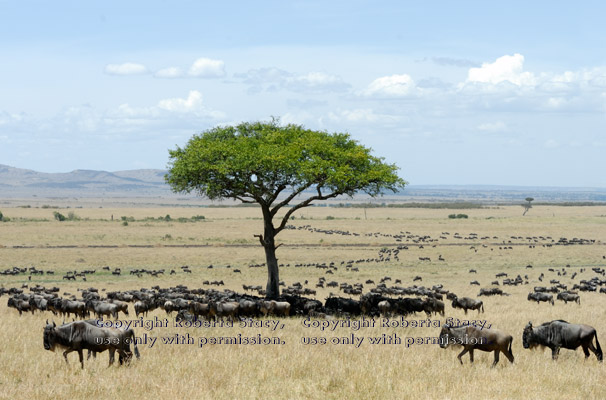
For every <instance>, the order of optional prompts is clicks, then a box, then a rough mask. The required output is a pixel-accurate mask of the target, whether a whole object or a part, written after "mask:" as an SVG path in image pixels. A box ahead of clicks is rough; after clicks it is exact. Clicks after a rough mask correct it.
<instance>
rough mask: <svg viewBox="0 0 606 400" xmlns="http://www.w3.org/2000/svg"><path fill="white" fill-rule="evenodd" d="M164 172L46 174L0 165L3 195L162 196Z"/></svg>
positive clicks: (166, 189) (0, 185)
mask: <svg viewBox="0 0 606 400" xmlns="http://www.w3.org/2000/svg"><path fill="white" fill-rule="evenodd" d="M165 174H166V171H164V170H160V169H139V170H131V171H116V172H107V171H93V170H82V169H78V170H75V171H72V172H66V173H45V172H37V171H33V170H29V169H22V168H14V167H10V166H8V165H1V164H0V189H1V190H2V195H1V196H2V197H22V196H28V197H29V196H32V195H36V196H44V197H54V196H77V197H87V196H91V197H98V196H101V195H110V196H163V195H169V194H171V191H170V188H169V186H168V185H167V184H166V183H165V182H164V175H165Z"/></svg>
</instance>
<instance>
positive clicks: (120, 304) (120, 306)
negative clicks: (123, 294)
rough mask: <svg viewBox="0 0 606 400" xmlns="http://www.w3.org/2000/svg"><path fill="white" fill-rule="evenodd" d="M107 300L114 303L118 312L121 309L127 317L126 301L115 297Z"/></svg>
mask: <svg viewBox="0 0 606 400" xmlns="http://www.w3.org/2000/svg"><path fill="white" fill-rule="evenodd" d="M107 302H108V303H111V304H115V305H116V306H117V307H118V312H120V311H122V312H123V313H124V315H126V316H127V317H128V303H126V302H124V301H120V300H116V299H109V300H108V301H107Z"/></svg>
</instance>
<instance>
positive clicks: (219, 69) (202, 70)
mask: <svg viewBox="0 0 606 400" xmlns="http://www.w3.org/2000/svg"><path fill="white" fill-rule="evenodd" d="M188 74H189V76H192V77H195V78H221V77H223V76H225V63H224V62H223V61H221V60H213V59H210V58H198V59H197V60H196V61H194V63H193V64H192V66H191V67H190V68H189V72H188Z"/></svg>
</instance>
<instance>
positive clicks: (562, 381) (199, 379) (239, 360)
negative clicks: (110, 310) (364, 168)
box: [0, 206, 606, 399]
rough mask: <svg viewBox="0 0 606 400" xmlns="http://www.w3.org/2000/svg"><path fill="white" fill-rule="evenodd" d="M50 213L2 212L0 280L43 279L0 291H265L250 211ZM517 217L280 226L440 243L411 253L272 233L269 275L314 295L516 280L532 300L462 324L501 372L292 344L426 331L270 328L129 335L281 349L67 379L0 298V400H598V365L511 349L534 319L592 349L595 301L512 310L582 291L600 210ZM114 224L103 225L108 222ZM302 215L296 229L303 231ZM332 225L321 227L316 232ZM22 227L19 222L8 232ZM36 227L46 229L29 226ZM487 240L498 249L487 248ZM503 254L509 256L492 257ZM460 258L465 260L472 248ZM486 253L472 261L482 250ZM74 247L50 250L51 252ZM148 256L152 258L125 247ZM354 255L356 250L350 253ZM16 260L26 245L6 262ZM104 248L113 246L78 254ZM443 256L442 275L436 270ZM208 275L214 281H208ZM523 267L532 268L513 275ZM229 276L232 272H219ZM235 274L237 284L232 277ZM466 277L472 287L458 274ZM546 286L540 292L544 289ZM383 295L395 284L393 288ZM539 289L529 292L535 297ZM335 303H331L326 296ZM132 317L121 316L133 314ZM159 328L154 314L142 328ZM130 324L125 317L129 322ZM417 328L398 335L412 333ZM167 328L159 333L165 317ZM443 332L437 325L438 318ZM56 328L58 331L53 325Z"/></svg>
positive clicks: (200, 351) (155, 360)
mask: <svg viewBox="0 0 606 400" xmlns="http://www.w3.org/2000/svg"><path fill="white" fill-rule="evenodd" d="M53 211H54V210H53V209H41V208H40V209H39V208H30V209H24V208H3V209H2V212H3V214H4V215H5V216H7V217H9V218H12V219H13V220H12V221H10V222H5V223H0V246H1V247H0V269H6V268H11V267H13V266H18V267H29V266H31V265H34V266H36V267H37V268H42V269H44V270H46V269H53V270H55V271H56V275H55V276H54V277H52V276H48V275H45V276H43V277H38V276H35V277H33V278H32V281H31V282H28V281H27V277H25V276H23V275H22V276H16V277H13V276H0V284H2V285H4V286H5V287H12V286H21V285H22V284H24V283H29V284H30V285H31V284H35V283H40V284H43V285H46V286H53V285H57V286H60V287H61V292H62V293H63V292H65V291H67V292H70V293H77V289H78V288H86V287H89V286H95V287H98V288H104V289H106V290H126V289H138V288H141V287H151V286H153V285H160V286H163V287H168V286H174V285H177V284H185V285H187V286H188V287H189V288H195V287H205V286H203V284H202V282H203V281H204V280H215V279H217V280H220V279H222V280H224V281H225V283H226V287H227V288H230V289H233V290H237V291H240V292H242V284H243V283H246V284H262V285H263V284H264V283H265V281H266V271H265V269H264V268H248V267H247V266H248V265H249V264H250V263H261V262H263V261H264V255H263V251H262V249H261V247H260V246H258V245H257V242H256V239H254V238H253V234H255V233H259V232H260V230H261V223H262V222H261V220H260V219H259V215H257V214H258V213H259V211H258V210H257V209H254V208H223V209H220V208H176V209H172V208H171V209H168V208H129V209H118V208H116V209H106V208H103V209H100V208H82V209H70V210H66V209H59V210H58V211H60V212H62V213H64V214H67V212H68V211H74V212H75V213H76V214H77V215H78V216H79V217H80V218H82V219H81V220H80V221H73V222H70V221H64V222H58V221H55V220H53V216H52V212H53ZM522 211H523V210H522V208H521V207H500V208H491V209H479V210H465V211H463V212H464V213H466V214H468V215H469V219H468V220H450V219H448V218H447V215H448V214H450V213H452V211H451V210H426V209H368V210H367V211H366V218H367V219H365V216H364V210H362V209H338V208H324V207H321V208H320V207H318V208H309V209H306V210H303V211H302V213H301V214H297V218H296V219H295V220H293V221H292V223H293V224H294V225H297V226H301V225H307V224H309V225H311V226H312V227H314V228H318V229H335V230H342V231H350V232H357V233H361V234H366V233H375V232H383V233H388V234H397V233H399V232H406V231H408V232H411V233H412V234H415V235H430V236H431V237H432V238H438V237H439V236H440V234H441V233H442V232H446V231H447V232H450V233H451V235H450V236H449V239H447V240H440V241H439V242H438V244H437V246H436V247H432V245H431V244H430V245H425V246H424V249H419V248H418V247H417V246H416V245H414V244H413V243H410V242H409V243H406V242H403V243H396V242H394V240H393V239H392V238H389V237H381V236H364V235H361V236H355V237H354V236H341V235H324V234H320V233H313V232H308V231H302V230H297V231H285V232H283V233H281V234H280V236H278V241H279V242H282V243H284V246H282V247H280V249H279V250H278V257H279V260H280V262H281V263H284V264H291V266H289V267H283V268H282V269H281V276H280V277H281V279H283V280H284V281H285V282H286V283H287V284H291V283H293V282H295V281H300V282H303V281H304V280H306V279H308V280H309V282H310V283H309V285H308V286H309V287H312V288H313V285H314V283H315V282H316V281H317V279H318V277H320V276H326V277H327V279H329V280H330V279H334V280H336V281H338V282H350V283H355V282H364V281H366V280H367V279H373V280H374V281H375V282H378V281H379V279H380V278H381V277H383V276H386V275H389V276H391V277H392V279H393V280H395V279H398V278H399V279H402V282H403V284H404V285H405V286H408V285H411V284H412V278H413V277H414V276H416V275H420V276H422V277H423V281H422V282H421V283H422V284H423V285H425V286H431V285H433V284H437V283H442V284H444V286H445V287H446V288H447V289H450V290H452V291H454V292H456V293H457V294H459V295H460V296H471V297H476V296H477V293H478V291H479V290H478V287H477V286H470V285H469V282H470V281H471V280H474V279H477V280H478V281H480V282H481V283H482V287H488V286H489V284H490V282H491V281H492V280H494V279H495V278H494V275H495V274H496V273H497V272H501V271H505V272H507V273H508V274H509V276H510V277H511V276H514V277H515V275H517V274H521V275H525V274H528V275H529V277H530V285H528V286H518V287H503V289H504V290H505V291H506V292H509V293H511V296H510V297H490V298H485V300H484V303H485V308H486V312H485V313H484V314H480V315H479V316H478V314H477V313H476V312H470V314H469V315H468V317H469V319H476V318H479V319H486V320H487V321H488V323H491V324H492V325H493V327H495V328H498V329H501V330H504V331H506V332H508V333H510V334H512V335H513V336H514V342H513V353H514V355H515V357H516V359H515V364H513V365H510V364H509V362H507V360H506V358H505V357H503V356H502V357H501V361H500V363H499V365H498V366H497V367H496V368H493V369H491V368H490V364H491V363H492V358H493V355H492V354H488V353H483V352H476V357H475V358H476V362H475V363H474V365H470V364H469V358H468V356H467V355H466V356H465V357H464V362H465V365H463V366H460V365H459V364H458V361H457V359H456V355H457V354H458V352H459V351H460V350H459V349H446V350H443V349H440V348H439V347H438V346H437V345H413V346H410V347H408V348H407V347H406V345H371V344H369V343H368V340H364V342H363V343H362V345H361V346H360V347H359V348H356V347H354V346H352V345H345V344H339V345H333V344H326V345H316V346H311V345H307V346H306V345H303V344H301V343H300V339H301V337H303V336H307V337H310V336H322V337H326V338H328V339H329V340H330V338H332V337H350V335H351V334H354V335H355V336H356V337H365V338H367V337H370V336H373V337H375V336H379V335H381V334H383V333H385V334H393V333H396V334H397V335H398V336H399V337H401V338H406V337H435V336H437V335H438V333H439V328H382V327H380V326H379V325H380V321H379V320H377V323H376V325H377V326H376V327H375V328H363V329H360V330H358V331H353V330H351V329H347V328H339V329H337V330H336V331H334V332H327V331H325V332H321V331H318V330H317V329H310V328H305V327H304V326H303V325H302V324H301V322H302V319H301V318H295V317H293V318H287V319H282V322H283V323H284V329H282V330H278V331H276V332H272V331H270V330H268V329H266V328H240V327H238V326H237V324H236V327H234V328H220V327H216V328H187V329H186V328H178V327H169V328H157V329H154V330H152V331H145V330H144V329H142V328H137V329H135V331H136V334H137V336H142V335H143V334H144V333H147V334H148V335H151V336H156V337H159V336H165V337H168V336H171V335H175V334H186V333H189V334H190V335H191V336H193V337H195V338H198V337H201V336H205V337H221V336H234V335H237V334H238V333H240V334H243V335H246V336H254V335H256V334H258V333H260V334H262V335H263V336H278V337H280V338H282V339H283V340H284V341H285V342H286V343H285V344H284V345H267V346H265V345H251V346H245V345H239V346H238V345H215V346H210V345H207V346H204V347H202V348H200V347H199V346H198V345H197V343H196V344H194V345H187V344H183V345H167V344H160V343H156V344H155V346H154V347H152V348H150V347H149V346H145V345H141V346H140V350H141V359H140V360H139V361H135V362H133V363H132V364H131V365H130V366H128V367H117V366H113V367H111V368H108V367H107V360H108V358H107V357H108V356H107V354H106V353H103V354H100V355H99V356H98V357H97V359H96V360H90V361H88V362H86V361H85V368H84V370H81V369H80V366H79V363H78V362H77V355H75V353H72V354H70V355H69V359H70V364H69V365H65V363H64V361H63V357H62V356H61V354H60V353H59V352H57V353H55V354H53V353H51V352H48V351H45V350H44V349H43V346H42V329H43V326H44V321H45V320H46V319H47V318H49V319H50V318H51V314H50V313H46V314H40V313H36V314H35V315H31V314H24V315H23V316H21V317H20V316H19V315H18V313H17V312H16V311H15V310H13V309H8V308H7V307H6V296H4V297H3V298H2V299H1V303H0V331H1V332H2V333H3V335H4V336H3V339H2V346H1V347H0V398H2V399H4V398H6V399H83V398H92V397H94V398H99V399H104V398H129V399H149V398H151V397H158V398H162V397H168V398H174V399H183V398H188V399H233V398H242V399H277V398H285V399H325V398H326V399H342V398H352V399H358V398H360V399H362V398H371V399H401V398H430V399H436V398H438V399H442V398H470V399H487V398H489V399H492V398H511V399H517V398H529V399H543V398H586V399H602V398H606V388H605V386H604V384H603V382H604V378H606V372H605V371H606V370H605V369H604V368H605V367H604V365H602V364H600V363H598V362H597V360H596V359H595V357H594V356H593V355H592V357H591V358H590V359H588V360H586V361H585V360H584V358H583V353H582V352H581V351H580V350H578V351H576V352H573V351H569V350H562V352H561V355H560V359H559V360H558V361H557V362H552V361H551V354H550V352H549V351H548V350H547V351H545V352H542V351H541V350H537V351H530V350H525V349H523V348H522V340H521V334H522V329H523V327H524V326H525V324H526V323H527V322H528V321H529V320H532V321H533V323H541V322H545V321H549V320H552V319H565V320H568V321H570V322H576V323H587V324H590V325H593V326H594V327H595V328H596V329H597V332H598V337H599V338H600V339H602V343H606V340H605V339H603V338H604V337H606V336H605V335H604V333H606V320H605V318H604V317H605V313H606V311H605V310H606V296H605V295H603V294H602V295H600V294H598V293H582V294H581V299H582V300H581V301H582V305H581V306H578V305H576V304H568V305H564V304H562V303H561V302H556V305H555V306H553V307H552V306H551V305H546V304H540V305H537V304H533V303H529V302H528V301H526V295H527V293H528V292H529V290H531V289H530V288H531V287H533V286H535V285H538V284H540V283H539V282H538V280H537V277H538V275H539V274H540V273H541V272H544V273H545V274H546V277H547V278H548V279H551V278H555V279H560V280H561V281H562V282H563V283H570V282H571V281H570V273H571V272H572V271H579V270H580V268H581V267H584V268H586V271H585V272H584V273H582V274H579V277H578V278H577V281H578V279H579V278H581V279H589V278H591V277H593V276H595V275H596V274H595V273H593V272H592V271H591V267H593V266H601V267H604V266H606V260H604V259H603V258H602V256H603V255H606V247H605V246H604V245H603V244H604V243H606V208H605V207H538V206H537V207H534V208H533V209H532V210H531V211H530V212H529V213H528V215H527V216H525V217H522V216H521V214H522ZM112 214H113V216H114V221H111V215H112ZM166 214H170V215H171V217H172V218H173V221H171V222H165V221H147V222H144V221H136V222H130V223H129V225H128V226H123V225H122V223H121V221H120V216H123V215H124V216H133V217H134V218H135V219H137V220H143V219H144V218H146V217H159V216H164V215H166ZM194 215H204V216H205V217H206V219H205V220H204V221H200V222H195V223H191V222H188V223H179V222H176V221H175V219H176V218H178V217H191V216H194ZM301 216H303V217H304V218H305V219H301ZM328 216H331V217H334V218H335V219H331V220H327V219H326V217H328ZM20 218H22V219H20ZM42 218H45V219H47V221H36V219H42ZM455 232H457V233H460V234H461V235H462V236H467V235H468V234H469V233H471V232H474V233H477V234H478V235H479V236H480V237H482V236H489V237H491V239H490V240H478V241H477V243H476V242H474V243H472V242H471V241H469V240H461V239H454V238H452V236H453V235H454V233H455ZM540 235H542V236H552V237H553V238H554V239H555V240H556V241H557V240H558V239H559V238H560V237H568V238H573V237H579V238H586V239H595V240H596V243H595V244H593V245H588V246H553V247H542V246H540V245H539V244H537V245H536V247H535V248H529V243H528V241H527V240H525V239H523V240H517V239H511V237H512V236H515V237H519V236H522V237H526V236H540ZM494 236H497V237H498V239H492V237H494ZM503 240H505V242H506V243H505V244H506V245H509V244H508V243H507V242H508V241H509V240H512V242H513V243H512V244H510V245H511V247H512V249H511V250H509V249H508V250H502V249H501V250H499V246H500V245H503V244H502V242H503ZM398 244H404V245H409V250H403V251H401V252H400V260H399V261H395V260H393V259H392V260H391V261H390V262H389V263H374V262H372V263H360V264H359V268H360V272H358V273H356V272H351V271H346V270H345V268H344V267H342V266H341V265H340V262H341V261H343V260H356V259H366V258H373V257H376V256H377V252H378V250H380V249H381V248H382V247H389V248H393V247H395V246H396V245H398ZM472 244H473V245H474V246H475V248H476V249H477V250H478V251H477V252H476V251H475V250H474V249H471V248H470V247H471V245H472ZM482 244H484V245H485V246H486V247H482ZM65 245H71V246H75V247H73V248H57V247H54V246H65ZM129 245H148V246H150V247H145V248H140V247H129ZM170 245H203V246H201V247H171V246H170ZM349 245H355V246H349ZM15 246H27V248H16V247H15ZM89 246H116V247H103V248H98V247H89ZM438 255H442V256H443V257H444V259H445V260H446V261H444V262H439V261H437V259H438ZM419 257H431V259H432V262H421V261H419V259H418V258H419ZM331 261H334V262H335V263H336V264H337V266H338V267H339V269H338V271H335V274H334V275H332V276H330V275H325V271H324V270H320V269H316V268H306V267H300V268H295V267H294V264H295V263H310V262H327V263H328V262H331ZM209 264H213V265H215V268H213V269H208V268H206V267H207V266H208V265H209ZM527 264H532V265H533V266H534V268H533V269H526V268H525V266H526V265H527ZM566 264H570V265H571V267H570V269H569V274H568V276H566V277H558V276H556V275H555V274H553V273H549V272H548V271H547V269H548V268H550V267H553V268H558V269H560V268H563V267H564V266H565V265H566ZM105 265H108V266H110V267H112V269H113V268H115V267H121V268H122V269H123V271H124V272H126V274H125V275H123V276H121V277H115V276H112V275H110V274H108V273H107V272H106V271H102V270H101V267H102V266H105ZM181 265H190V266H191V269H192V271H193V274H191V275H189V274H188V275H185V274H183V273H182V272H180V268H179V267H180V266H181ZM228 265H230V266H231V268H227V266H228ZM91 268H96V269H97V273H96V274H95V275H92V276H89V279H88V282H82V281H78V282H76V283H73V282H70V283H67V282H66V281H63V280H62V279H61V276H62V274H63V273H64V272H66V271H71V270H82V269H91ZM134 268H148V269H159V268H165V269H166V270H167V272H168V271H169V270H170V269H176V270H177V272H178V273H177V275H172V276H170V275H165V276H164V277H161V278H152V277H148V276H144V277H142V278H137V277H134V276H131V275H128V270H129V269H134ZM233 268H239V269H241V270H242V274H234V273H233V272H232V269H233ZM470 268H475V269H476V270H477V271H478V273H477V274H469V273H468V270H469V269H470ZM548 279H547V280H548ZM392 283H393V281H392ZM544 283H545V281H544V282H543V284H544ZM329 292H330V289H324V290H322V289H320V290H319V292H318V295H317V298H318V299H320V300H324V299H325V298H326V296H328V294H329ZM333 292H335V293H336V292H337V290H334V289H333ZM131 310H132V307H131ZM446 313H447V317H456V318H461V319H463V318H465V315H464V314H463V312H462V311H460V310H457V311H454V310H453V309H452V308H451V307H450V304H447V305H446ZM156 316H157V317H158V318H166V315H165V314H164V313H163V312H161V311H160V310H157V311H154V312H153V313H151V314H150V315H149V316H148V317H147V318H146V319H151V318H153V317H156ZM131 318H134V317H132V316H131ZM425 318H426V317H425V316H424V315H420V314H419V315H417V317H409V318H408V320H421V319H425ZM169 321H170V323H171V324H172V319H170V318H169ZM440 321H441V322H443V321H444V319H440ZM57 322H61V321H57Z"/></svg>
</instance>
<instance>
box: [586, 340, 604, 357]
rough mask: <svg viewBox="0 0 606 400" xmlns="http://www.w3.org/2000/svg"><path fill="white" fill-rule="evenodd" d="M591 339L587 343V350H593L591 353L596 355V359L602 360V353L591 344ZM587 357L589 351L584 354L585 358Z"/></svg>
mask: <svg viewBox="0 0 606 400" xmlns="http://www.w3.org/2000/svg"><path fill="white" fill-rule="evenodd" d="M592 342H593V340H592V341H590V342H589V345H588V346H587V347H589V350H591V351H592V352H593V354H595V355H596V357H597V358H598V360H600V361H602V355H601V354H600V353H599V352H598V350H597V349H596V348H595V346H594V345H593V343H592ZM587 357H589V353H587V354H586V357H585V358H587Z"/></svg>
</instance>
